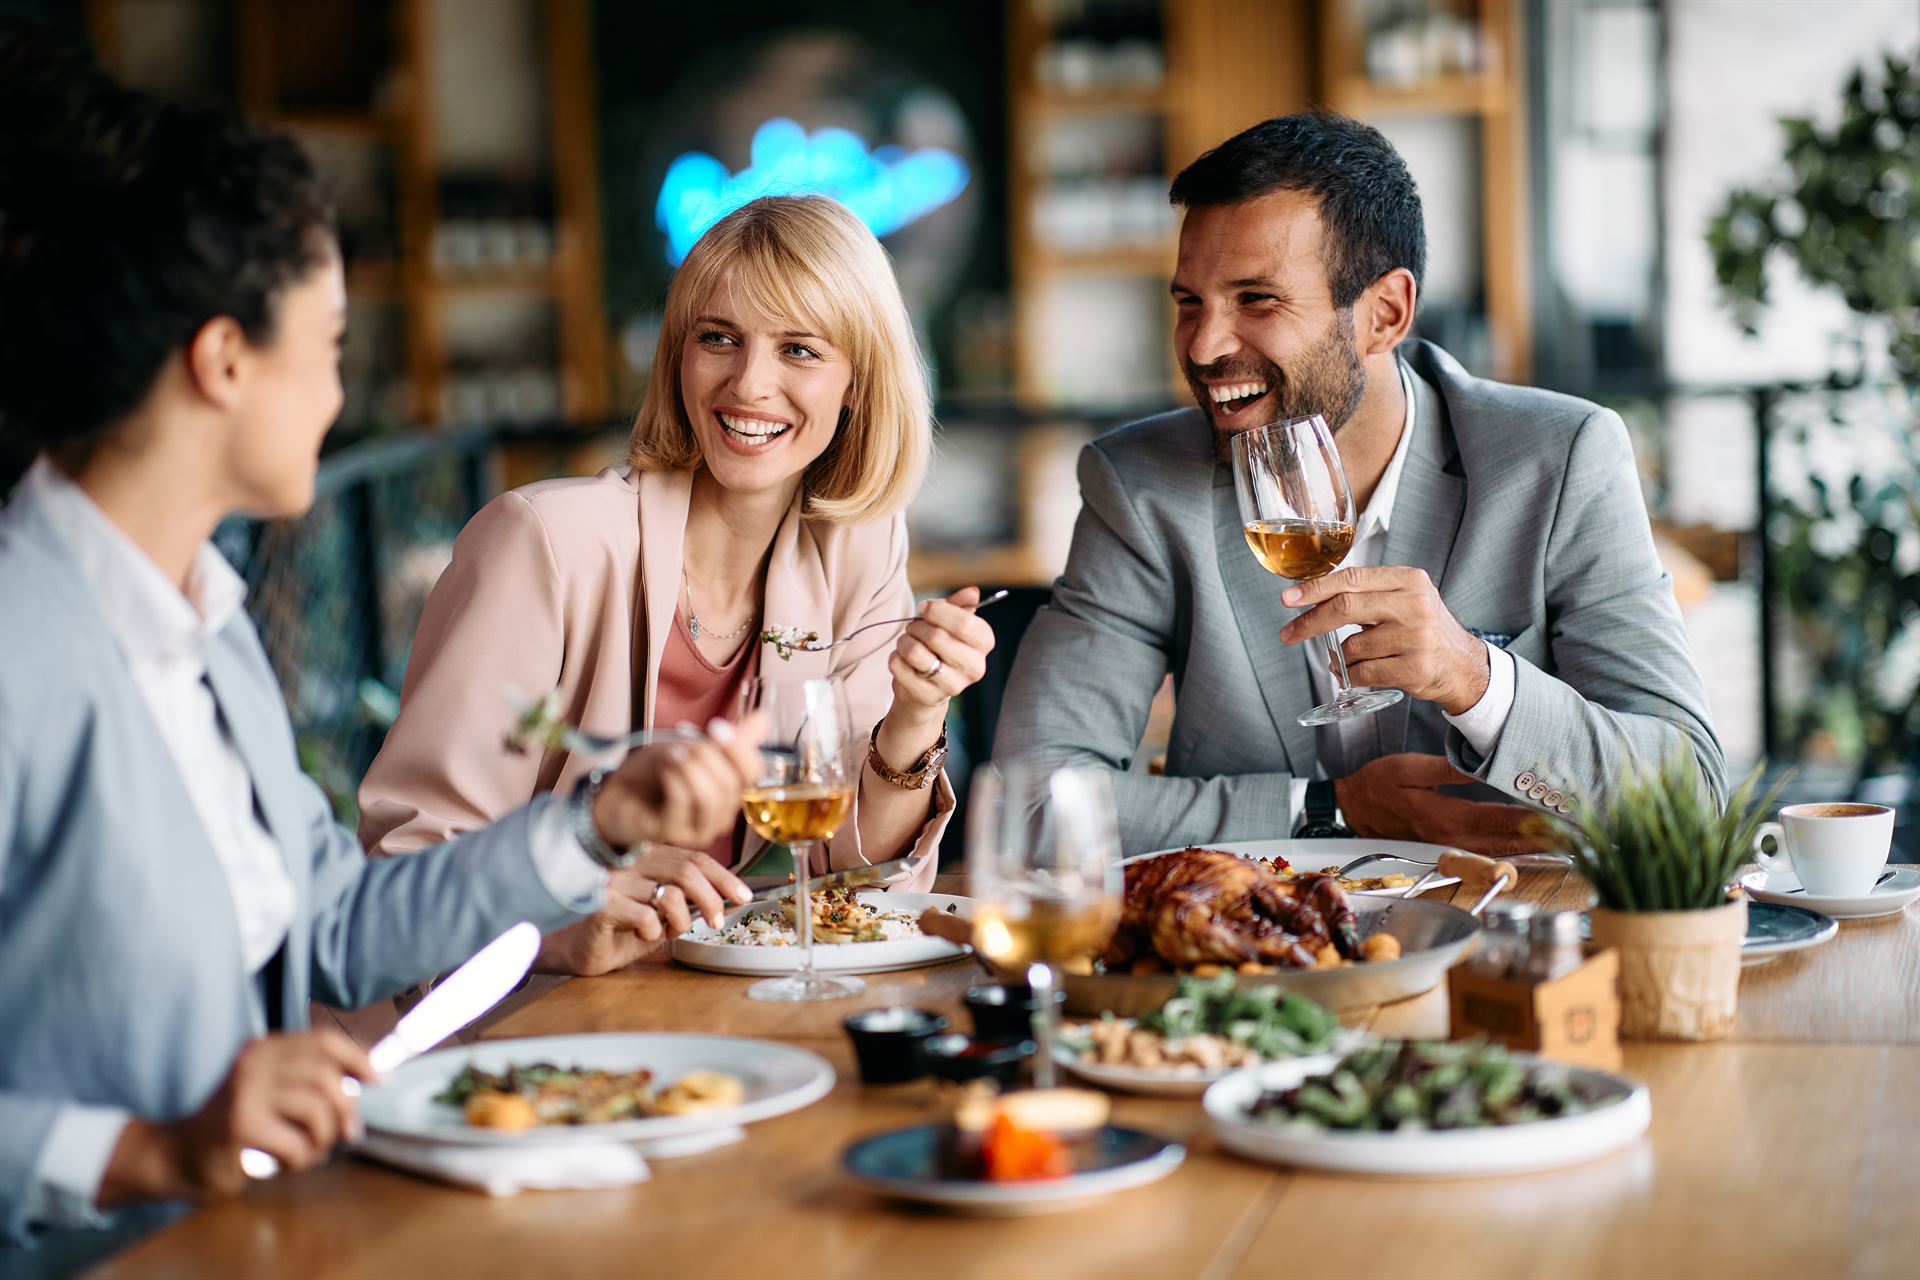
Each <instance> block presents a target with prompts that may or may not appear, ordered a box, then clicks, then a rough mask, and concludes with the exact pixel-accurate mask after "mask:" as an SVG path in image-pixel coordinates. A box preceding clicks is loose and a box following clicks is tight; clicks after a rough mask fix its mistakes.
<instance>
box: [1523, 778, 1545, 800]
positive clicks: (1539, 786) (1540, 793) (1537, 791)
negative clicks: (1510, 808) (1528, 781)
mask: <svg viewBox="0 0 1920 1280" xmlns="http://www.w3.org/2000/svg"><path fill="white" fill-rule="evenodd" d="M1527 795H1528V796H1529V797H1531V798H1532V799H1535V800H1545V799H1546V798H1547V784H1546V783H1544V782H1536V783H1534V784H1533V790H1531V791H1529V792H1527Z"/></svg>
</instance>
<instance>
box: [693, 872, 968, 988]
mask: <svg viewBox="0 0 1920 1280" xmlns="http://www.w3.org/2000/svg"><path fill="white" fill-rule="evenodd" d="M859 896H860V898H861V900H862V901H866V902H875V903H880V904H882V905H884V906H885V907H886V908H887V909H888V910H892V911H906V912H910V913H911V914H913V915H915V916H918V915H919V914H920V913H921V912H922V911H924V910H925V909H926V908H928V907H939V908H941V909H942V910H945V909H946V908H947V907H949V906H951V907H954V908H956V910H955V914H956V915H959V916H962V917H965V918H967V919H971V918H972V917H973V899H971V898H958V897H955V896H954V895H953V894H950V893H901V892H897V891H893V890H881V889H874V890H871V891H868V892H865V893H862V894H860V895H859ZM777 910H779V904H778V903H773V902H755V903H750V904H748V905H747V906H744V907H741V908H740V909H738V910H737V911H730V912H728V913H727V914H726V916H725V917H724V920H725V922H726V924H727V925H729V926H731V925H732V924H733V923H734V922H735V921H737V920H739V919H740V918H741V917H743V916H745V915H748V914H754V915H765V914H767V913H769V912H773V911H777ZM718 935H719V931H718V930H716V929H715V928H713V927H712V926H711V925H709V924H708V923H707V922H706V921H704V920H702V921H700V922H698V923H696V924H695V925H694V927H693V928H692V929H691V930H689V931H688V932H686V933H683V934H681V935H680V936H679V937H677V938H675V939H674V940H673V942H672V944H671V947H670V950H671V953H672V955H673V958H674V959H675V960H678V961H679V962H680V963H681V964H684V965H686V966H687V967H688V968H690V969H705V970H707V971H708V972H709V973H736V974H744V975H751V976H755V977H757V976H759V975H762V974H769V973H792V972H793V967H794V965H795V963H797V962H796V961H795V959H794V957H795V956H796V955H798V954H799V951H798V949H797V948H795V947H748V946H742V945H740V944H738V943H732V942H721V941H719V940H718ZM971 950H972V948H971V947H964V946H962V945H960V944H959V943H957V942H948V941H947V940H946V939H945V938H930V937H927V936H926V935H924V934H922V935H921V936H919V937H917V938H896V939H893V940H891V941H888V942H832V943H822V942H816V943H814V946H813V967H814V968H815V969H816V970H817V971H819V972H820V973H890V972H892V971H893V970H896V969H918V968H920V967H921V966H922V965H929V964H945V963H946V962H947V961H949V960H958V959H959V958H960V957H962V956H964V955H966V954H967V953H968V952H969V951H971Z"/></svg>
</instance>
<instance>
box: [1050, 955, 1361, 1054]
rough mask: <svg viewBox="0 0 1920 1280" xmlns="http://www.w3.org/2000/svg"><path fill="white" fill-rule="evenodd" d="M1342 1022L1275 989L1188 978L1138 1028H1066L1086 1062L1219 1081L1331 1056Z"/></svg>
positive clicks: (1069, 1043)
mask: <svg viewBox="0 0 1920 1280" xmlns="http://www.w3.org/2000/svg"><path fill="white" fill-rule="evenodd" d="M1339 1030H1340V1021H1339V1019H1338V1018H1336V1017H1334V1015H1333V1014H1331V1013H1329V1012H1327V1010H1325V1009H1322V1008H1321V1007H1320V1006H1319V1005H1317V1004H1315V1003H1313V1001H1311V1000H1306V999H1303V998H1301V997H1300V996H1297V995H1293V994H1291V993H1283V992H1281V991H1280V990H1279V989H1278V988H1275V987H1260V988H1257V989H1254V990H1250V991H1241V990H1239V989H1237V988H1236V986H1235V984H1234V975H1233V974H1231V973H1221V974H1216V975H1214V976H1213V977H1210V978H1192V977H1183V978H1181V979H1180V981H1179V983H1178V985H1177V986H1176V987H1175V988H1174V994H1173V996H1172V998H1171V999H1169V1000H1168V1001H1167V1002H1166V1003H1165V1004H1163V1005H1161V1006H1160V1007H1159V1008H1158V1009H1156V1010H1154V1011H1153V1012H1151V1013H1148V1014H1146V1015H1144V1016H1143V1017H1141V1018H1140V1019H1139V1020H1138V1021H1132V1020H1129V1019H1125V1018H1115V1017H1114V1016H1113V1015H1112V1014H1110V1013H1109V1014H1107V1015H1105V1016H1104V1017H1103V1018H1102V1019H1101V1020H1100V1021H1099V1022H1090V1023H1082V1024H1079V1025H1077V1026H1070V1027H1065V1028H1062V1030H1061V1035H1060V1042H1061V1044H1063V1045H1064V1046H1065V1047H1066V1048H1067V1049H1068V1050H1070V1051H1071V1052H1072V1053H1073V1054H1074V1056H1076V1057H1078V1058H1079V1059H1081V1060H1082V1061H1085V1062H1089V1063H1098V1064H1101V1065H1105V1066H1116V1067H1132V1068H1138V1069H1143V1070H1148V1071H1170V1072H1173V1073H1175V1074H1193V1073H1209V1072H1210V1073H1219V1072H1222V1071H1230V1070H1233V1069H1235V1068H1238V1067H1244V1066H1251V1065H1253V1064H1255V1063H1258V1062H1264V1061H1270V1060H1272V1059H1276V1058H1292V1057H1298V1056H1299V1055H1301V1054H1307V1053H1321V1052H1324V1051H1326V1050H1327V1049H1329V1048H1331V1047H1332V1046H1333V1044H1334V1037H1335V1035H1336V1034H1337V1033H1338V1032H1339Z"/></svg>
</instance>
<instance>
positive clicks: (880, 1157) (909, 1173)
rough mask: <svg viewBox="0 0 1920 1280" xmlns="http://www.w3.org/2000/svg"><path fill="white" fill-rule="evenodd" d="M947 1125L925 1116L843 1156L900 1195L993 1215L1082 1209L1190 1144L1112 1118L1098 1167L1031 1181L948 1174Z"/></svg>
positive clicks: (1174, 1163)
mask: <svg viewBox="0 0 1920 1280" xmlns="http://www.w3.org/2000/svg"><path fill="white" fill-rule="evenodd" d="M944 1127H945V1126H943V1125H937V1124H921V1125H912V1126H910V1127H908V1128H905V1129H893V1130H890V1131H888V1132H886V1133H877V1134H874V1135H873V1136H872V1137H869V1138H863V1139H861V1140H860V1141H859V1142H856V1143H854V1144H853V1145H852V1146H850V1147H848V1148H847V1150H846V1152H845V1154H843V1155H842V1156H841V1158H840V1159H841V1164H842V1165H843V1166H844V1167H845V1169H846V1171H847V1172H848V1173H849V1174H851V1175H852V1176H853V1177H854V1178H855V1180H857V1181H859V1182H860V1183H862V1184H864V1185H865V1186H868V1187H870V1188H872V1189H873V1190H875V1191H877V1192H879V1193H880V1194H882V1195H885V1196H891V1197H893V1198H894V1199H896V1200H910V1201H912V1202H914V1203H916V1204H931V1205H938V1206H939V1207H941V1208H943V1209H950V1210H953V1211H955V1212H958V1213H967V1214H977V1215H981V1216H988V1217H1028V1216H1031V1215H1033V1214H1040V1213H1059V1212H1061V1211H1062V1210H1065V1209H1077V1208H1079V1207H1080V1206H1081V1205H1083V1204H1089V1203H1091V1202H1093V1201H1095V1200H1100V1199H1103V1198H1105V1197H1107V1196H1110V1195H1112V1194H1113V1193H1114V1192H1116V1191H1125V1190H1128V1189H1129V1188H1132V1187H1144V1186H1146V1185H1147V1184H1148V1183H1150V1182H1158V1181H1160V1179H1162V1178H1164V1177H1166V1176H1167V1175H1168V1174H1170V1173H1172V1172H1173V1171H1174V1170H1175V1169H1177V1168H1179V1167H1180V1162H1181V1161H1182V1160H1184V1159H1186V1155H1187V1152H1186V1148H1185V1147H1182V1146H1181V1145H1180V1144H1179V1143H1177V1142H1172V1141H1169V1140H1168V1139H1166V1138H1162V1137H1160V1136H1159V1135H1158V1134H1152V1133H1143V1132H1141V1131H1140V1130H1138V1129H1130V1128H1125V1127H1123V1126H1120V1125H1111V1124H1110V1125H1107V1126H1106V1127H1105V1128H1104V1129H1102V1130H1101V1131H1100V1133H1099V1135H1098V1137H1097V1138H1096V1139H1095V1142H1096V1144H1097V1146H1096V1151H1097V1157H1096V1158H1097V1159H1098V1161H1099V1162H1100V1167H1098V1168H1093V1169H1083V1170H1082V1171H1081V1172H1079V1173H1075V1174H1072V1175H1070V1176H1068V1177H1065V1178H1046V1179H1039V1180H1035V1181H1032V1182H988V1181H985V1180H984V1179H962V1178H949V1177H943V1176H941V1174H940V1173H939V1151H940V1141H941V1136H942V1135H941V1130H942V1129H943V1128H944Z"/></svg>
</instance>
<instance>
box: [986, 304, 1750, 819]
mask: <svg viewBox="0 0 1920 1280" xmlns="http://www.w3.org/2000/svg"><path fill="white" fill-rule="evenodd" d="M1403 350H1404V351H1405V359H1406V362H1407V364H1408V366H1409V368H1410V369H1411V370H1412V372H1413V374H1414V378H1413V388H1414V395H1415V397H1416V398H1417V401H1418V411H1417V413H1416V414H1415V418H1414V422H1415V427H1414V438H1413V441H1412V444H1411V445H1410V446H1409V453H1408V457H1407V461H1406V469H1405V470H1404V472H1403V473H1402V475H1401V480H1400V490H1399V493H1398V495H1397V497H1396V498H1395V501H1394V511H1393V521H1392V524H1391V526H1390V528H1389V530H1388V534H1387V545H1386V551H1385V555H1384V557H1383V559H1382V563H1384V564H1398V565H1413V566H1417V567H1419V568H1422V569H1425V570H1426V571H1427V573H1428V574H1429V575H1430V576H1431V577H1432V578H1433V580H1434V582H1435V583H1436V584H1438V586H1439V588H1440V594H1441V596H1442V598H1443V599H1444V600H1445V601H1446V603H1447V606H1448V607H1449V608H1450V609H1451V610H1452V611H1453V614H1454V616H1455V617H1456V618H1458V619H1459V620H1460V622H1461V623H1462V624H1463V625H1465V626H1467V627H1468V628H1470V629H1471V630H1473V631H1475V632H1476V633H1478V634H1480V635H1483V636H1485V637H1487V638H1488V639H1489V641H1490V642H1491V643H1497V644H1501V645H1502V646H1503V647H1504V648H1505V649H1506V651H1507V652H1508V653H1509V654H1511V655H1513V657H1514V659H1515V663H1514V665H1515V667H1516V669H1517V671H1516V677H1515V688H1514V702H1513V711H1512V713H1511V715H1510V716H1509V717H1508V720H1507V725H1506V729H1505V731H1504V733H1503V734H1502V735H1501V738H1500V741H1499V743H1498V744H1497V746H1496V747H1495V750H1494V752H1493V754H1492V755H1491V756H1488V757H1486V758H1485V759H1482V758H1480V757H1478V756H1477V755H1476V754H1475V753H1474V751H1473V749H1472V747H1470V746H1469V745H1468V744H1467V742H1466V740H1465V739H1464V738H1462V737H1461V736H1460V734H1459V733H1458V731H1456V730H1454V729H1453V728H1452V727H1451V726H1449V725H1448V724H1447V723H1446V720H1445V718H1444V717H1443V716H1442V715H1441V713H1440V709H1439V708H1438V707H1437V706H1434V705H1433V704H1431V703H1426V702H1414V701H1413V700H1412V699H1407V700H1403V701H1402V702H1400V703H1399V704H1398V705H1396V706H1394V707H1391V708H1389V709H1388V710H1386V711H1383V712H1381V713H1379V714H1378V715H1376V716H1375V717H1374V720H1375V721H1376V722H1377V723H1376V729H1377V732H1378V743H1377V748H1378V749H1377V751H1375V752H1373V753H1371V754H1370V755H1368V757H1367V758H1371V755H1376V754H1377V755H1385V754H1391V753H1394V752H1400V751H1418V752H1429V753H1435V754H1438V753H1442V752H1444V753H1445V754H1446V755H1447V756H1448V757H1449V758H1450V759H1451V760H1452V761H1453V762H1454V764H1455V765H1456V766H1458V767H1459V768H1461V769H1463V770H1464V771H1466V772H1467V773H1470V774H1473V775H1474V776H1475V777H1477V778H1479V779H1480V780H1482V782H1484V783H1486V784H1488V785H1489V786H1490V787H1491V788H1493V789H1494V790H1495V791H1497V792H1499V793H1501V795H1500V797H1499V798H1513V799H1521V800H1525V801H1527V802H1529V803H1533V804H1535V805H1536V806H1537V807H1541V808H1547V807H1548V805H1547V801H1548V800H1549V799H1551V800H1552V801H1553V802H1554V804H1553V807H1555V808H1559V807H1571V806H1572V805H1574V804H1575V803H1577V802H1578V801H1579V800H1581V799H1586V800H1592V801H1596V802H1598V801H1604V800H1605V799H1606V797H1607V795H1608V793H1609V791H1610V790H1611V788H1612V786H1613V783H1614V780H1615V779H1617V778H1618V777H1619V776H1620V774H1621V771H1622V769H1623V768H1624V767H1625V766H1626V765H1627V762H1628V757H1629V754H1631V755H1633V756H1637V757H1640V758H1643V759H1648V760H1651V759H1656V758H1658V757H1659V756H1660V755H1662V754H1663V753H1664V752H1665V751H1666V750H1667V749H1668V748H1670V747H1672V746H1674V745H1676V744H1679V745H1684V746H1685V747H1687V748H1689V749H1690V750H1691V752H1692V754H1693V758H1694V761H1695V763H1696V764H1697V765H1698V767H1699V770H1700V776H1701V779H1702V781H1703V782H1704V783H1705V785H1706V786H1707V787H1709V788H1710V789H1711V791H1712V792H1713V794H1714V795H1715V796H1717V797H1721V798H1724V795H1725V790H1726V782H1725V763H1724V761H1723V760H1722V758H1721V753H1720V744H1719V742H1718V740H1717V739H1716V738H1715V737H1714V732H1713V726H1712V724H1711V723H1710V721H1709V720H1708V716H1707V698H1706V691H1705V689H1704V688H1703V687H1702V685H1701V681H1700V673H1699V671H1698V669H1697V668H1696V667H1695V666H1694V662H1693V657H1692V654H1691V653H1690V651H1689V650H1688V647H1687V639H1686V634H1685V632H1684V630H1683V629H1682V626H1681V622H1680V613H1679V609H1678V608H1677V606H1676V605H1675V604H1674V599H1673V588H1672V583H1671V580H1670V578H1669V577H1668V575H1667V573H1666V572H1665V571H1664V570H1663V569H1662V568H1661V566H1660V562H1659V560H1658V558H1657V557H1656V556H1655V554H1654V547H1653V537H1652V533H1651V530H1650V529H1649V527H1648V524H1647V514H1646V509H1645V507H1644V505H1643V503H1642V501H1641V497H1640V486H1639V479H1638V475H1637V472H1636V470H1635V467H1634V459H1633V451H1632V448H1631V445H1630V444H1629V441H1628V439H1627V432H1626V429H1625V427H1624V426H1623V425H1622V424H1621V422H1620V419H1619V417H1618V416H1616V415H1615V414H1614V413H1612V412H1611V411H1610V410H1607V409H1602V408H1600V407H1599V406H1597V405H1593V404H1589V403H1587V402H1586V401H1584V400H1576V399H1574V398H1572V397H1570V396H1563V395H1557V394H1554V393H1551V392H1546V391H1538V390H1532V389H1529V388H1524V387H1511V386H1505V385H1502V384H1499V383H1494V382H1487V381H1483V380H1482V379H1479V378H1475V377H1473V376H1471V375H1469V374H1468V373H1467V372H1466V371H1465V370H1463V369H1462V368H1461V367H1460V366H1459V365H1458V364H1457V363H1455V361H1454V360H1453V358H1452V357H1451V356H1449V355H1447V354H1446V352H1444V351H1442V350H1440V348H1438V347H1435V346H1433V345H1431V344H1430V343H1424V342H1421V343H1414V344H1412V345H1411V349H1410V350H1409V349H1403ZM1080 493H1081V500H1082V507H1081V511H1080V518H1079V521H1078V523H1077V524H1076V525H1075V527H1074V534H1073V548H1072V551H1071V553H1070V555H1069V557H1068V560H1067V569H1066V573H1065V574H1064V575H1062V576H1061V578H1060V580H1059V582H1058V583H1057V584H1056V585H1055V587H1054V593H1053V603H1052V605H1051V607H1049V608H1048V609H1045V610H1043V611H1042V612H1041V614H1040V615H1039V617H1038V618H1036V619H1035V621H1034V624H1033V626H1032V628H1031V630H1029V631H1028V633H1027V636H1026V639H1025V641H1024V643H1023V644H1022V645H1021V648H1020V654H1019V657H1018V658H1017V660H1016V661H1015V663H1014V668H1013V674H1012V677H1011V680H1010V683H1009V687H1008V690H1007V697H1006V702H1005V704H1004V706H1003V707H1002V709H1001V716H1000V724H999V730H998V734H997V737H996V740H995V744H994V754H995V755H997V756H1007V757H1014V756H1022V757H1029V758H1037V759H1039V760H1042V761H1052V762H1057V763H1060V764H1067V763H1096V764H1103V765H1107V766H1110V767H1112V768H1114V769H1116V770H1127V769H1129V767H1130V766H1131V765H1132V763H1133V755H1134V753H1135V752H1136V751H1137V750H1138V746H1139V742H1140V737H1141V733H1142V732H1143V730H1144V729H1145V727H1146V723H1147V710H1148V706H1149V704H1150V703H1151V702H1152V700H1153V696H1154V692H1155V690H1156V689H1157V688H1158V687H1159V685H1160V681H1161V677H1162V676H1163V675H1165V674H1166V673H1168V672H1171V673H1172V675H1173V681H1174V689H1175V699H1176V710H1175V714H1174V722H1173V733H1172V738H1171V741H1170V742H1169V744H1168V748H1167V760H1166V776H1165V777H1150V776H1147V775H1145V774H1141V773H1132V772H1123V773H1121V774H1119V775H1117V776H1116V777H1115V778H1114V799H1115V802H1116V804H1117V805H1118V808H1119V812H1120V830H1121V837H1122V840H1123V842H1124V844H1125V846H1126V848H1127V850H1128V851H1129V852H1138V851H1143V850H1148V849H1161V848H1168V847H1172V846H1176V845H1182V844H1187V843H1194V842H1207V841H1221V840H1236V839H1240V840H1244V839H1254V838H1262V837H1274V836H1284V835H1285V834H1286V832H1287V830H1288V822H1289V820H1290V816H1291V815H1290V802H1291V784H1290V780H1291V778H1293V777H1295V776H1299V777H1312V776H1313V774H1314V768H1315V763H1316V758H1315V750H1314V731H1313V730H1312V729H1308V728H1303V727H1301V725H1300V724H1298V723H1297V721H1296V719H1295V717H1297V716H1298V715H1299V714H1300V713H1301V712H1302V711H1305V710H1306V709H1307V708H1308V707H1310V706H1312V705H1313V704H1312V693H1311V689H1310V686H1309V683H1308V675H1307V668H1306V662H1305V659H1304V658H1303V656H1302V653H1301V650H1300V648H1299V647H1297V646H1288V645H1284V644H1282V643H1281V642H1280V640H1279V637H1278V633H1279V630H1280V628H1281V627H1282V626H1284V625H1285V624H1286V622H1287V621H1288V619H1290V618H1292V617H1293V616H1294V614H1295V612H1296V610H1292V609H1288V608H1286V607H1284V606H1283V605H1282V604H1281V603H1280V592H1281V591H1282V590H1283V589H1284V585H1285V584H1283V583H1281V582H1279V581H1277V580H1276V579H1274V578H1273V577H1272V576H1271V575H1270V574H1268V573H1267V572H1266V571H1265V570H1263V569H1262V568H1261V567H1260V566H1259V564H1258V563H1257V562H1256V561H1255V560H1254V558H1253V556H1252V554H1251V553H1249V552H1248V550H1247V546H1246V542H1245V541H1244V539H1243V537H1242V534H1241V527H1240V516H1239V510H1238V508H1237V506H1236V503H1235V499H1234V491H1233V477H1232V474H1231V471H1230V470H1229V468H1228V467H1227V466H1226V465H1224V464H1222V463H1220V462H1219V461H1218V460H1217V459H1216V457H1215V454H1214V451H1213V440H1212V435H1211V432H1210V429H1209V427H1208V426H1207V424H1206V422H1205V420H1204V419H1203V418H1202V417H1201V415H1200V412H1199V410H1197V409H1188V410H1182V411H1180V412H1176V413H1168V414H1162V415H1161V416H1159V417H1156V418H1148V419H1146V420H1144V421H1141V422H1136V423H1133V424H1131V425H1129V426H1125V427H1121V428H1120V429H1118V430H1116V431H1113V432H1110V433H1108V434H1107V435H1104V436H1102V437H1101V438H1100V439H1098V440H1095V441H1094V442H1093V443H1092V444H1090V445H1088V446H1087V448H1086V450H1085V451H1084V452H1083V453H1082V454H1081V456H1080ZM1357 763H1358V762H1357V761H1349V765H1353V764H1357Z"/></svg>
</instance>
